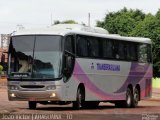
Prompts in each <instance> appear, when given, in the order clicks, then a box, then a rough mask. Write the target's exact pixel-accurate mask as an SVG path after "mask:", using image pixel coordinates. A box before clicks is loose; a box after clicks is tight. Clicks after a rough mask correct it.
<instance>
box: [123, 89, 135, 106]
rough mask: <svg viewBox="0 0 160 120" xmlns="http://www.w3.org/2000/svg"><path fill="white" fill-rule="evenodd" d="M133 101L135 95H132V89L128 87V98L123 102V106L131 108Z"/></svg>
mask: <svg viewBox="0 0 160 120" xmlns="http://www.w3.org/2000/svg"><path fill="white" fill-rule="evenodd" d="M132 101H133V95H132V92H131V89H130V88H127V91H126V100H125V101H123V103H122V104H123V107H126V108H130V107H131V105H132Z"/></svg>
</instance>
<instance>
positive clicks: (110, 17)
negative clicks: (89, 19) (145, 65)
mask: <svg viewBox="0 0 160 120" xmlns="http://www.w3.org/2000/svg"><path fill="white" fill-rule="evenodd" d="M97 26H98V27H102V28H105V29H107V30H108V31H109V33H111V34H120V35H122V36H134V37H147V38H150V39H151V40H152V52H153V70H154V76H155V77H156V76H160V10H159V11H158V12H157V13H156V15H152V14H144V13H143V12H142V11H140V10H132V9H130V10H127V9H126V8H123V9H122V10H120V11H118V12H110V13H108V14H106V16H105V18H104V20H103V21H97Z"/></svg>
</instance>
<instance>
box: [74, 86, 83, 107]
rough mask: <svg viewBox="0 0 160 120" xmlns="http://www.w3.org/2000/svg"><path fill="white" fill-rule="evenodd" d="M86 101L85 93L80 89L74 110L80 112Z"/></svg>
mask: <svg viewBox="0 0 160 120" xmlns="http://www.w3.org/2000/svg"><path fill="white" fill-rule="evenodd" d="M84 101H85V96H84V91H83V90H81V89H80V88H78V90H77V98H76V101H74V102H73V109H76V110H79V109H80V108H81V107H82V106H83V104H84Z"/></svg>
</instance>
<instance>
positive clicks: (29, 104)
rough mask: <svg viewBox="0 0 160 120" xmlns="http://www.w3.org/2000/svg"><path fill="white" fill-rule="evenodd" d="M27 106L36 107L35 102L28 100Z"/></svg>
mask: <svg viewBox="0 0 160 120" xmlns="http://www.w3.org/2000/svg"><path fill="white" fill-rule="evenodd" d="M28 106H29V109H32V110H34V109H36V107H37V103H36V102H35V101H28Z"/></svg>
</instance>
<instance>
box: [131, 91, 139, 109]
mask: <svg viewBox="0 0 160 120" xmlns="http://www.w3.org/2000/svg"><path fill="white" fill-rule="evenodd" d="M139 97H140V95H139V90H138V89H137V88H135V90H134V93H133V101H132V107H133V108H134V107H136V106H137V105H138V101H139Z"/></svg>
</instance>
